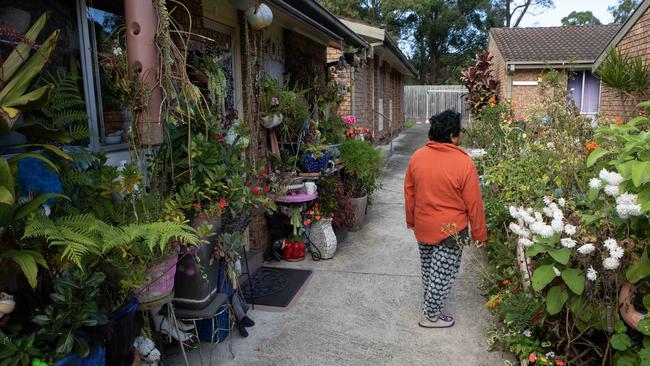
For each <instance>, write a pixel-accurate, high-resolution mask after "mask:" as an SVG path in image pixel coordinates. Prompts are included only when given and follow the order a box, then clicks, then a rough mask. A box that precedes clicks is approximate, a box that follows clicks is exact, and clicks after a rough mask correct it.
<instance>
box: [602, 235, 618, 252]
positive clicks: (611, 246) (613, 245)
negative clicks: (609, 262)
mask: <svg viewBox="0 0 650 366" xmlns="http://www.w3.org/2000/svg"><path fill="white" fill-rule="evenodd" d="M603 246H604V247H605V248H607V250H609V251H610V252H611V251H612V250H614V248H618V243H617V242H616V239H612V238H608V239H607V240H605V241H604V242H603Z"/></svg>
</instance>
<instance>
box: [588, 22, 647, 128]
mask: <svg viewBox="0 0 650 366" xmlns="http://www.w3.org/2000/svg"><path fill="white" fill-rule="evenodd" d="M648 34H650V9H648V10H646V12H645V13H644V14H643V15H642V16H641V18H639V19H638V21H637V22H636V23H635V24H634V25H633V26H632V28H630V30H629V31H628V32H627V34H626V35H625V36H624V37H623V38H622V39H621V41H620V42H619V43H618V45H617V47H618V48H619V50H620V51H621V52H622V53H623V54H625V55H627V56H630V57H641V58H642V59H643V61H644V62H645V63H646V64H650V42H648V41H649V38H648ZM648 99H650V88H649V89H648V90H647V91H646V94H645V96H644V97H643V98H640V99H636V100H635V98H628V99H627V100H626V101H625V102H624V101H623V99H621V97H620V95H619V93H618V91H616V90H614V89H612V88H610V87H608V86H607V85H604V84H602V87H601V97H600V113H601V114H602V115H603V116H606V117H608V118H616V117H620V118H623V119H628V118H630V117H632V116H634V115H635V114H636V113H637V111H636V107H635V105H636V104H637V102H640V101H644V100H648Z"/></svg>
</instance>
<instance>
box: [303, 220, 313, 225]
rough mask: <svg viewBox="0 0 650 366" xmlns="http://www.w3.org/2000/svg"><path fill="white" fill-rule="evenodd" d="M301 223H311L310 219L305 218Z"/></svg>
mask: <svg viewBox="0 0 650 366" xmlns="http://www.w3.org/2000/svg"><path fill="white" fill-rule="evenodd" d="M303 224H305V225H309V224H311V219H307V220H305V221H303Z"/></svg>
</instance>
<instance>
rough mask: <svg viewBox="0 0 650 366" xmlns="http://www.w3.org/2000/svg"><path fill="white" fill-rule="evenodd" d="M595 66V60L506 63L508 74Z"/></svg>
mask: <svg viewBox="0 0 650 366" xmlns="http://www.w3.org/2000/svg"><path fill="white" fill-rule="evenodd" d="M593 64H594V61H593V60H567V61H547V62H540V61H506V62H505V65H506V70H507V71H508V72H512V71H515V70H517V69H519V70H521V69H549V68H550V69H570V68H574V67H586V68H591V67H592V66H593Z"/></svg>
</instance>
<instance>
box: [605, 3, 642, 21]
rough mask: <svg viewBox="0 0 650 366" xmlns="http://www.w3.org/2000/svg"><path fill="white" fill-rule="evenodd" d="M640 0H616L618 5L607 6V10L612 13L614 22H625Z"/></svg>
mask: <svg viewBox="0 0 650 366" xmlns="http://www.w3.org/2000/svg"><path fill="white" fill-rule="evenodd" d="M640 2H641V0H618V5H616V6H609V7H607V10H609V12H610V13H612V16H613V17H614V23H625V21H626V20H627V18H629V17H630V15H632V13H633V12H634V10H635V9H636V7H637V6H639V3H640Z"/></svg>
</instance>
